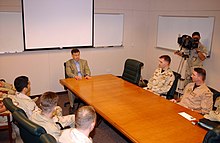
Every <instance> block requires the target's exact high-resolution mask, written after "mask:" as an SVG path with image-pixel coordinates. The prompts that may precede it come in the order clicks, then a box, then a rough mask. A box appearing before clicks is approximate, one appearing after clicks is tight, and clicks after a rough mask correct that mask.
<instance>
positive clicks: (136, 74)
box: [122, 59, 144, 85]
mask: <svg viewBox="0 0 220 143" xmlns="http://www.w3.org/2000/svg"><path fill="white" fill-rule="evenodd" d="M143 66H144V63H142V62H140V61H137V60H134V59H127V60H126V61H125V64H124V71H123V74H122V79H124V80H126V81H128V82H131V83H133V84H135V85H138V84H139V81H140V77H141V68H142V67H143Z"/></svg>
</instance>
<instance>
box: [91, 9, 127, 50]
mask: <svg viewBox="0 0 220 143" xmlns="http://www.w3.org/2000/svg"><path fill="white" fill-rule="evenodd" d="M94 17H95V20H94V25H95V26H94V31H95V32H94V47H106V46H107V47H112V46H122V45H123V26H124V24H123V22H124V21H123V18H124V15H123V14H101V13H96V14H95V15H94Z"/></svg>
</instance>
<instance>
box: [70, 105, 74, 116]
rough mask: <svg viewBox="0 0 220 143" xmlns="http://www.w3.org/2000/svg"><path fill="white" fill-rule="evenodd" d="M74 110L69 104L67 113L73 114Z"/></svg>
mask: <svg viewBox="0 0 220 143" xmlns="http://www.w3.org/2000/svg"><path fill="white" fill-rule="evenodd" d="M74 112H75V108H74V107H71V106H70V108H69V114H74Z"/></svg>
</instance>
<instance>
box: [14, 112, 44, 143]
mask: <svg viewBox="0 0 220 143" xmlns="http://www.w3.org/2000/svg"><path fill="white" fill-rule="evenodd" d="M12 116H13V119H14V121H15V122H16V125H17V126H18V128H19V131H20V136H21V139H22V140H23V142H24V143H41V142H40V136H41V134H44V133H46V130H45V129H44V128H43V127H41V126H39V125H37V124H36V123H34V122H32V121H31V120H29V119H28V118H27V117H26V116H25V115H24V114H23V113H21V112H18V111H14V112H13V113H12Z"/></svg>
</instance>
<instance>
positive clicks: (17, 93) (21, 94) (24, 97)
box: [16, 92, 31, 99]
mask: <svg viewBox="0 0 220 143" xmlns="http://www.w3.org/2000/svg"><path fill="white" fill-rule="evenodd" d="M16 96H17V97H18V98H23V99H31V98H30V97H29V96H27V95H25V94H23V93H21V92H16Z"/></svg>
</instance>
